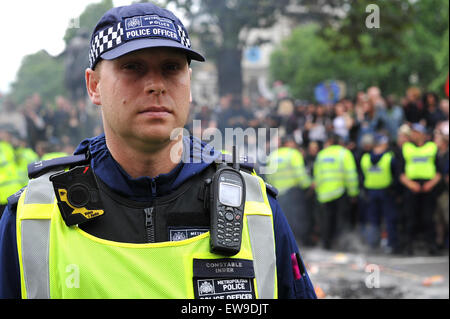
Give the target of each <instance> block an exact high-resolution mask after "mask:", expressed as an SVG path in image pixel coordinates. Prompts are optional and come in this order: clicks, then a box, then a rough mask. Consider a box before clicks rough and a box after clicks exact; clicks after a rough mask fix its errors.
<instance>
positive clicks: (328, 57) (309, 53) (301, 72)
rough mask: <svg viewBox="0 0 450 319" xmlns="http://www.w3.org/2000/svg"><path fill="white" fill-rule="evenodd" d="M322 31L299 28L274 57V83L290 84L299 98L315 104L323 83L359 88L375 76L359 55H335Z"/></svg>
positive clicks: (312, 25) (272, 73)
mask: <svg viewBox="0 0 450 319" xmlns="http://www.w3.org/2000/svg"><path fill="white" fill-rule="evenodd" d="M319 31H320V26H319V25H318V24H314V23H313V24H307V25H302V26H299V27H297V28H296V29H294V30H293V32H292V34H291V36H290V37H289V38H287V39H286V40H285V41H283V43H282V45H281V47H280V48H278V49H277V50H275V51H274V52H273V54H272V56H271V63H270V71H271V76H272V79H273V80H281V81H283V82H284V83H286V84H287V85H288V86H289V88H290V93H291V95H292V96H293V97H295V98H299V99H308V100H313V99H314V87H315V86H316V85H318V84H319V83H321V82H323V81H327V80H341V81H345V82H346V84H347V85H348V87H350V88H357V87H360V86H363V85H365V82H366V81H367V78H369V77H370V76H371V73H370V72H368V70H367V69H366V68H364V67H363V66H362V65H361V63H360V60H359V59H358V54H357V52H355V51H353V52H346V53H342V52H333V51H332V50H331V49H330V45H329V44H328V43H327V42H326V41H325V40H324V39H323V38H321V37H320V36H319ZM350 93H356V92H350Z"/></svg>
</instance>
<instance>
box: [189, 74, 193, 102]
mask: <svg viewBox="0 0 450 319" xmlns="http://www.w3.org/2000/svg"><path fill="white" fill-rule="evenodd" d="M189 79H190V80H192V69H191V68H189ZM192 100H193V99H192V88H190V89H189V103H192Z"/></svg>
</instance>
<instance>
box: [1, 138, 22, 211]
mask: <svg viewBox="0 0 450 319" xmlns="http://www.w3.org/2000/svg"><path fill="white" fill-rule="evenodd" d="M20 188H21V185H20V182H19V178H18V174H17V168H16V164H15V158H14V148H13V147H12V145H11V144H9V143H7V142H5V141H0V205H6V204H7V203H8V200H7V199H8V197H9V196H10V195H12V194H14V193H15V192H17V191H18V190H19V189H20Z"/></svg>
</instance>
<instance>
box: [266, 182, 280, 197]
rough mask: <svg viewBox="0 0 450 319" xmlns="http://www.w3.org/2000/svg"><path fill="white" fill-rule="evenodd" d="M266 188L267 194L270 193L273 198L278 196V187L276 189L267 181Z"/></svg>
mask: <svg viewBox="0 0 450 319" xmlns="http://www.w3.org/2000/svg"><path fill="white" fill-rule="evenodd" d="M266 190H267V193H268V194H269V195H272V197H273V198H277V196H278V189H276V188H275V187H274V186H272V185H270V184H269V183H266Z"/></svg>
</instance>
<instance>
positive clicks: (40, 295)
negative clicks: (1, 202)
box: [21, 172, 55, 299]
mask: <svg viewBox="0 0 450 319" xmlns="http://www.w3.org/2000/svg"><path fill="white" fill-rule="evenodd" d="M52 174H54V172H53V173H49V174H45V175H43V176H41V177H39V178H37V179H33V180H31V181H30V183H29V184H28V187H27V191H26V193H25V199H24V203H25V204H53V201H54V196H55V195H54V191H53V186H52V183H51V182H50V180H49V177H50V175H52ZM21 237H22V238H21V240H22V265H23V277H24V280H25V287H26V290H27V298H28V299H49V298H50V279H49V278H50V275H49V243H50V219H24V220H22V222H21Z"/></svg>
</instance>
